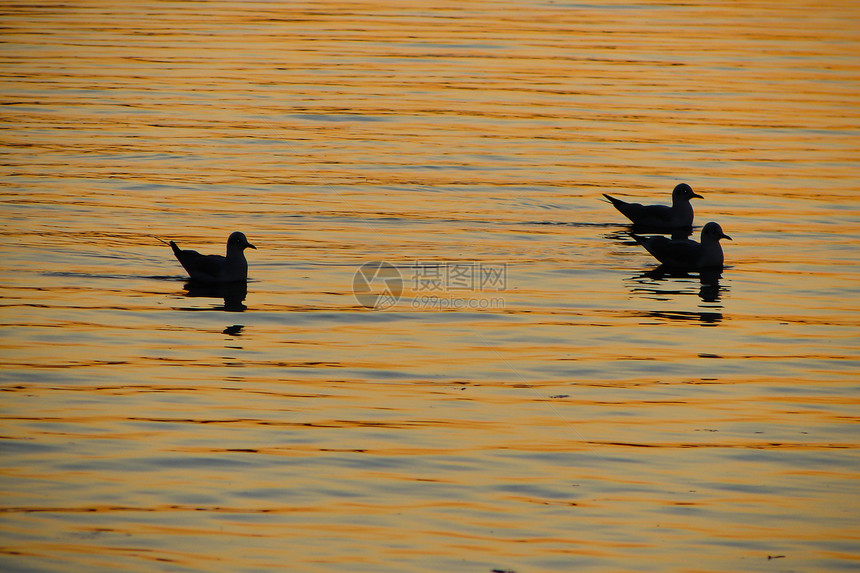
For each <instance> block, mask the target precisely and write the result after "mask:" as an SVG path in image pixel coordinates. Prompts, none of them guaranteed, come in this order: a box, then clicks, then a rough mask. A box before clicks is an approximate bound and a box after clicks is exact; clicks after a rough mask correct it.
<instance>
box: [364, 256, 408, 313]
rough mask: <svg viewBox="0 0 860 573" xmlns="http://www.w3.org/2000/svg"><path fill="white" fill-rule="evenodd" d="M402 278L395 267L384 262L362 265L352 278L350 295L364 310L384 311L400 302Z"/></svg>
mask: <svg viewBox="0 0 860 573" xmlns="http://www.w3.org/2000/svg"><path fill="white" fill-rule="evenodd" d="M402 293H403V277H401V276H400V271H398V270H397V267H395V266H394V265H392V264H390V263H386V262H385V261H371V262H369V263H364V264H363V265H361V266H360V267H358V270H357V271H355V275H354V276H353V277H352V294H353V295H355V300H357V301H358V303H359V304H360V305H361V306H363V307H365V308H372V309H376V310H385V309H387V308H391V307H392V306H394V305H395V304H397V301H398V300H400V295H401V294H402Z"/></svg>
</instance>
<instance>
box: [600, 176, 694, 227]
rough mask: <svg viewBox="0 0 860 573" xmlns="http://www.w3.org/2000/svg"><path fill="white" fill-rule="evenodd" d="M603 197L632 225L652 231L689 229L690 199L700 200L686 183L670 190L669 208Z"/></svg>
mask: <svg viewBox="0 0 860 573" xmlns="http://www.w3.org/2000/svg"><path fill="white" fill-rule="evenodd" d="M603 196H604V197H606V198H607V199H608V200H609V202H610V203H612V205H613V206H614V207H615V208H616V209H618V210H619V211H620V212H621V214H622V215H624V216H625V217H627V218H628V219H630V220H631V221H632V222H633V224H634V225H640V226H642V227H648V228H653V229H677V228H679V227H691V226H692V225H693V206H692V205H690V199H692V198H694V197H698V198H699V199H702V196H701V195H698V194H696V193H693V189H692V188H691V187H690V186H689V185H687V184H686V183H681V184H679V185H676V186H675V189H673V190H672V206H671V207H667V206H666V205H641V204H639V203H627V202H626V201H622V200H621V199H616V198H615V197H612V196H610V195H607V194H606V193H604V194H603Z"/></svg>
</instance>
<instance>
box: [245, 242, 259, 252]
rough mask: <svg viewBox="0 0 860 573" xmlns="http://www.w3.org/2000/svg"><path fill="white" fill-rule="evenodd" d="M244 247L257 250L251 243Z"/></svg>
mask: <svg viewBox="0 0 860 573" xmlns="http://www.w3.org/2000/svg"><path fill="white" fill-rule="evenodd" d="M246 246H248V247H251V248H252V249H254V250H257V247H255V246H254V245H252V244H251V243H248V244H247V245H246Z"/></svg>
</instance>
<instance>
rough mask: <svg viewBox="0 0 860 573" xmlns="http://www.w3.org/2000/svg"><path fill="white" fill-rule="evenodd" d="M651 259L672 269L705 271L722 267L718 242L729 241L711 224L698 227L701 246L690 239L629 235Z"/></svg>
mask: <svg viewBox="0 0 860 573" xmlns="http://www.w3.org/2000/svg"><path fill="white" fill-rule="evenodd" d="M630 236H631V237H633V239H634V240H635V241H636V242H637V243H639V244H640V245H642V246H643V247H645V250H646V251H648V252H649V253H651V255H653V257H654V258H655V259H657V260H658V261H660V262H661V263H663V264H664V265H666V266H667V267H669V268H674V269H709V268H717V267H722V266H723V248H722V247H721V246H720V239H728V240H730V241H731V240H732V238H731V237H729V236H728V235H726V234H725V233H723V229H722V227H720V225H719V224H718V223H714V222H713V221H712V222H710V223H708V224H706V225H705V226H704V227H702V242H701V243H697V242H696V241H692V240H690V239H684V240H680V241H678V240H673V239H668V238H666V237H662V236H657V237H640V236H639V235H637V234H635V233H630Z"/></svg>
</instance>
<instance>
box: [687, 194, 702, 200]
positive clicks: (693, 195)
mask: <svg viewBox="0 0 860 573" xmlns="http://www.w3.org/2000/svg"><path fill="white" fill-rule="evenodd" d="M690 197H691V198H692V197H696V198H698V199H704V197H702V196H701V195H699V194H698V193H693V194H692V195H690Z"/></svg>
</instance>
